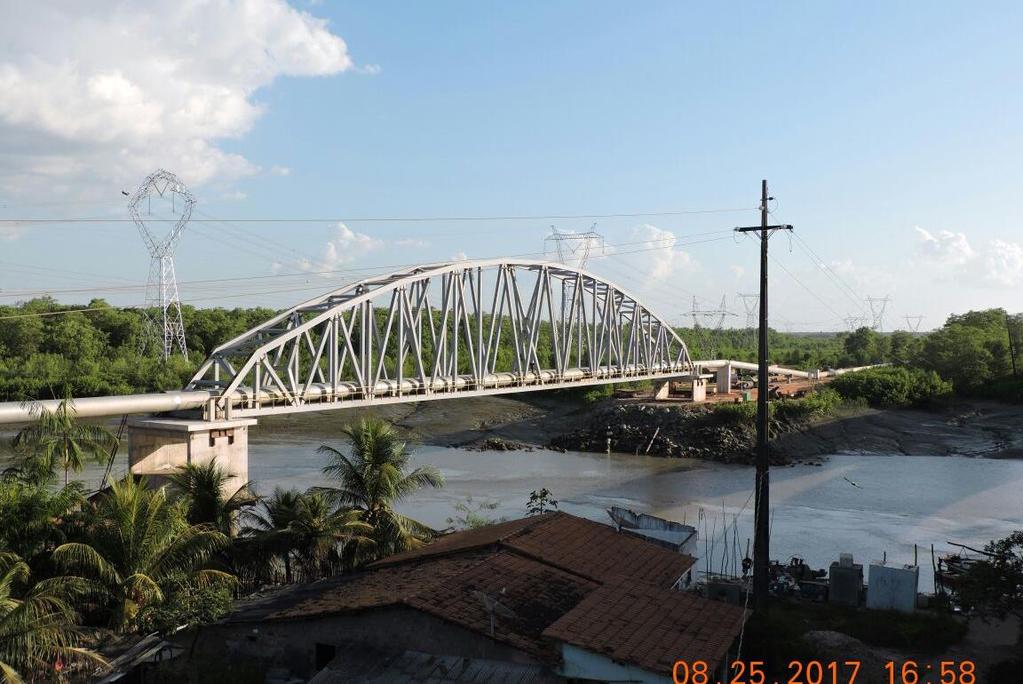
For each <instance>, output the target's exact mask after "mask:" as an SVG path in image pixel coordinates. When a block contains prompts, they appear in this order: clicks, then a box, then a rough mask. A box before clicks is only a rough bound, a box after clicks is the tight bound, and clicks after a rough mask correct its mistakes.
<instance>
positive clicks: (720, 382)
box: [714, 363, 732, 394]
mask: <svg viewBox="0 0 1023 684" xmlns="http://www.w3.org/2000/svg"><path fill="white" fill-rule="evenodd" d="M714 385H715V387H716V393H717V394H731V393H732V364H730V363H726V364H724V365H723V366H721V367H720V368H718V370H717V378H715V380H714Z"/></svg>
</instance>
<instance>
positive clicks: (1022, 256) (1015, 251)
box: [915, 226, 1023, 287]
mask: <svg viewBox="0 0 1023 684" xmlns="http://www.w3.org/2000/svg"><path fill="white" fill-rule="evenodd" d="M915 230H916V232H917V235H918V236H919V242H918V243H917V255H918V256H919V257H921V259H922V261H923V262H924V263H930V264H932V265H934V266H937V267H938V268H939V269H940V270H939V272H938V276H939V278H949V277H952V278H954V279H956V280H958V281H960V282H962V283H965V284H967V285H979V286H985V287H1014V286H1017V285H1020V284H1023V245H1021V244H1020V243H1018V242H1010V241H1008V240H1000V239H997V238H995V239H992V240H989V241H988V242H987V243H985V244H984V245H982V246H981V247H980V248H979V249H974V248H973V247H972V246H971V245H970V241H969V240H968V239H967V237H966V235H965V234H964V233H952V232H950V231H947V230H943V231H941V232H940V233H938V234H937V235H934V234H932V233H930V232H929V231H927V230H924V229H923V228H920V227H919V226H917V227H916V228H915Z"/></svg>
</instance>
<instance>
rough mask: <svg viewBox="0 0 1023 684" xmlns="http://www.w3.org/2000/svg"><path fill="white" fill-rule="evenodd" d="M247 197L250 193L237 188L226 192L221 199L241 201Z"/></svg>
mask: <svg viewBox="0 0 1023 684" xmlns="http://www.w3.org/2000/svg"><path fill="white" fill-rule="evenodd" d="M247 197H248V195H247V194H245V193H244V192H242V191H241V190H235V191H233V192H225V193H224V194H222V195H221V196H220V199H224V200H228V201H230V202H240V201H242V200H243V199H246V198H247Z"/></svg>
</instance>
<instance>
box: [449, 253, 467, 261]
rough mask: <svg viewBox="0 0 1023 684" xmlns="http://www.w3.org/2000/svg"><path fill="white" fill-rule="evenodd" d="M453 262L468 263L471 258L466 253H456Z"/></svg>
mask: <svg viewBox="0 0 1023 684" xmlns="http://www.w3.org/2000/svg"><path fill="white" fill-rule="evenodd" d="M451 260H452V261H468V260H469V256H468V255H467V254H466V253H465V252H455V253H454V254H453V255H452V256H451Z"/></svg>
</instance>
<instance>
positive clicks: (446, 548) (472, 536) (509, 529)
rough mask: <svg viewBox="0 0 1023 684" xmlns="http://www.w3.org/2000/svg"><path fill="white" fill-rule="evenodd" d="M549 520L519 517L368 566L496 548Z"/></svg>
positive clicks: (446, 536)
mask: <svg viewBox="0 0 1023 684" xmlns="http://www.w3.org/2000/svg"><path fill="white" fill-rule="evenodd" d="M545 518H546V516H536V517H533V518H519V519H517V520H508V521H506V522H499V523H494V524H493V525H486V526H484V527H478V528H476V529H474V530H463V531H461V532H452V533H451V534H445V535H444V536H442V537H438V538H437V539H435V540H434V541H432V542H430V543H429V544H427V545H426V546H423V547H421V548H418V549H416V550H414V551H406V552H405V553H397V554H395V555H393V556H387V557H386V558H382V559H380V560H378V561H376V562H375V563H370V564H369V566H368V567H370V568H374V567H382V566H385V565H394V564H396V563H404V562H405V561H408V560H415V559H420V558H428V557H430V556H441V555H444V554H452V553H460V552H462V551H467V550H469V549H480V548H486V547H488V546H494V545H495V544H499V543H500V542H502V541H503V540H505V539H507V538H509V537H511V536H513V535H515V534H518V533H519V532H521V531H523V530H525V529H528V528H530V527H532V526H534V525H537V524H539V523H540V522H542V521H543V520H544V519H545Z"/></svg>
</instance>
